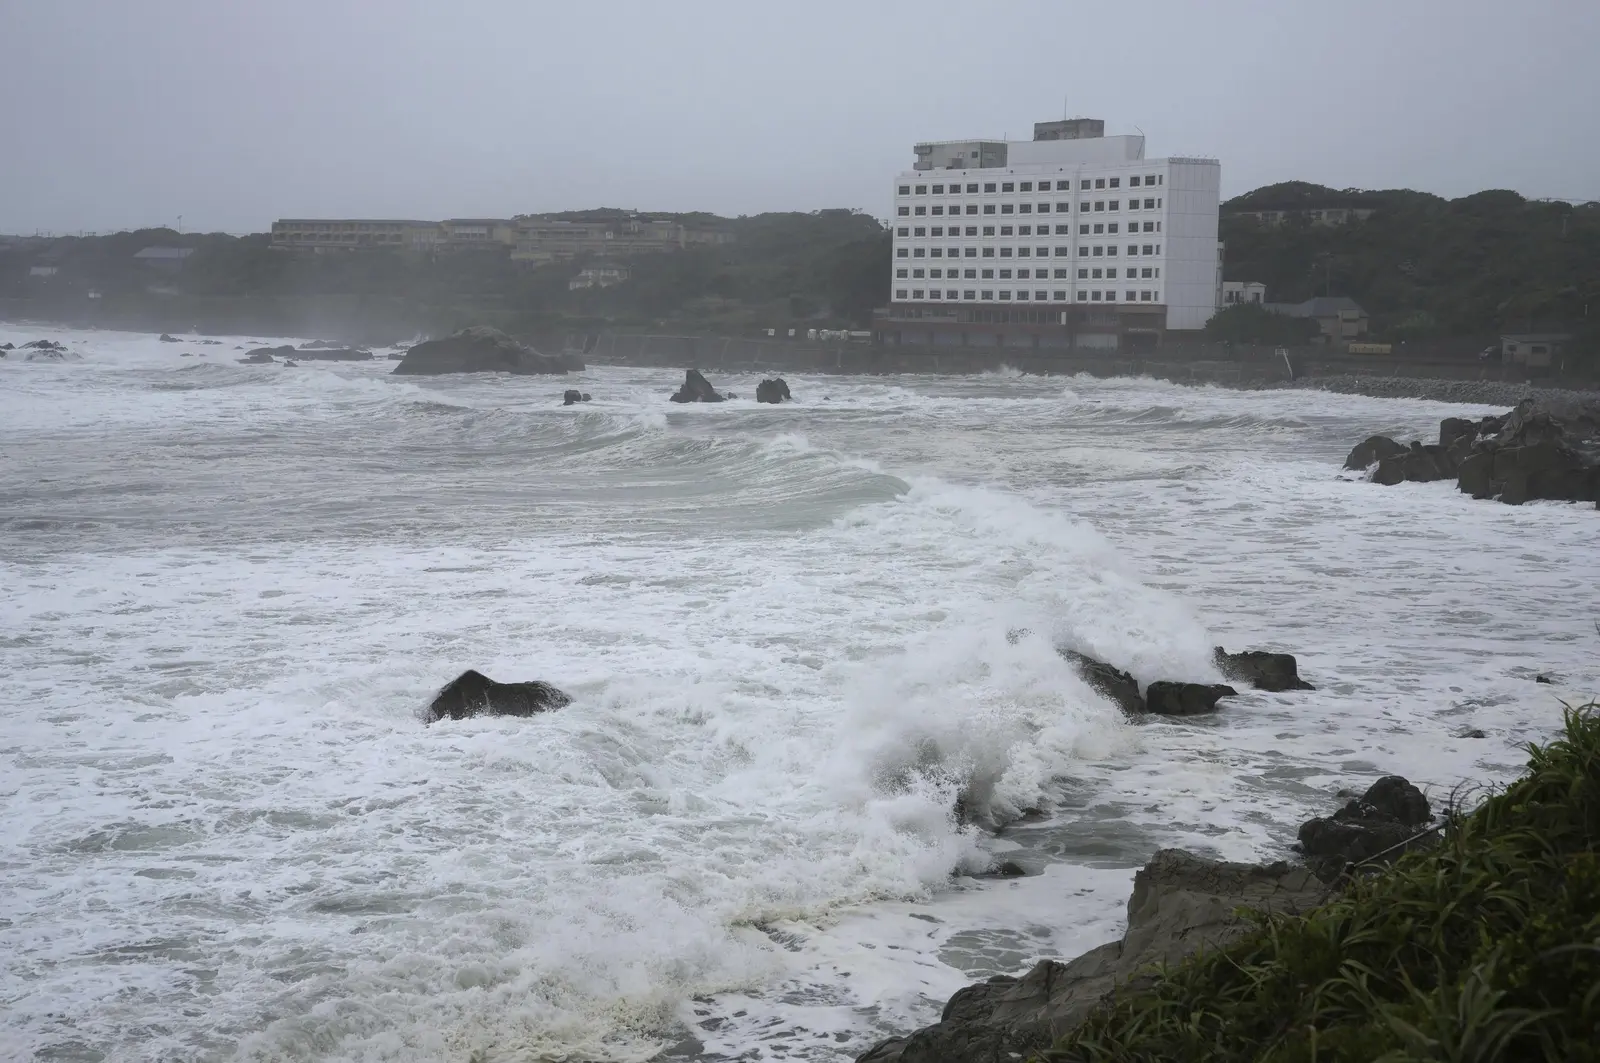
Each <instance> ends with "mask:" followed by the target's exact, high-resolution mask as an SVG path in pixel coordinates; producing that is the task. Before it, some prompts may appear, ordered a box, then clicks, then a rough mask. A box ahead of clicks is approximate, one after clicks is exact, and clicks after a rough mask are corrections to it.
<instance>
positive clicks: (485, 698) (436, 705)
mask: <svg viewBox="0 0 1600 1063" xmlns="http://www.w3.org/2000/svg"><path fill="white" fill-rule="evenodd" d="M571 703H572V698H571V696H570V695H568V694H567V693H565V692H564V691H561V690H558V689H557V688H556V687H553V686H551V685H550V684H549V683H544V682H537V681H535V682H531V683H496V682H495V681H494V680H493V679H490V678H489V677H488V676H486V675H484V674H483V673H482V672H478V671H474V670H472V669H468V670H467V671H465V672H462V673H461V674H460V675H459V676H457V677H456V678H455V679H453V680H451V681H450V683H449V684H447V685H446V686H445V687H444V689H443V690H440V691H439V693H438V694H436V695H435V696H434V699H433V702H432V703H431V704H430V705H429V706H428V722H429V723H434V722H436V721H438V720H445V719H449V720H464V719H468V718H469V717H473V716H484V715H487V716H536V715H538V714H539V713H542V712H549V711H550V710H551V709H559V708H562V707H563V706H566V705H570V704H571Z"/></svg>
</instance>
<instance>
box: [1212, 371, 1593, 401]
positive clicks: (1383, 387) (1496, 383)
mask: <svg viewBox="0 0 1600 1063" xmlns="http://www.w3.org/2000/svg"><path fill="white" fill-rule="evenodd" d="M1224 386H1226V385H1224ZM1286 388H1292V389H1295V390H1301V391H1331V392H1334V393H1336V394H1340V395H1365V396H1367V397H1368V398H1374V399H1425V400H1428V401H1430V402H1460V403H1471V404H1477V405H1484V406H1515V405H1517V404H1518V403H1520V402H1523V401H1525V400H1528V399H1532V400H1533V401H1535V402H1538V403H1568V402H1585V401H1588V402H1595V401H1600V390H1597V391H1580V390H1571V389H1564V388H1544V387H1534V386H1533V385H1532V384H1516V383H1509V382H1506V381H1501V380H1439V379H1434V378H1430V377H1409V376H1356V375H1346V376H1328V377H1313V378H1311V379H1307V380H1284V381H1278V382H1275V383H1270V384H1250V385H1244V386H1243V387H1242V388H1241V390H1245V391H1282V390H1284V389H1286Z"/></svg>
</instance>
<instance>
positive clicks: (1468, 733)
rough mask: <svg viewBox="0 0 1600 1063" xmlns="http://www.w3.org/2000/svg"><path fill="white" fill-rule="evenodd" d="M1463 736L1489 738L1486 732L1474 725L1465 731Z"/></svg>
mask: <svg viewBox="0 0 1600 1063" xmlns="http://www.w3.org/2000/svg"><path fill="white" fill-rule="evenodd" d="M1461 737H1462V738H1488V737H1489V736H1488V735H1486V734H1484V733H1483V732H1482V731H1480V730H1478V729H1477V728H1476V727H1474V728H1473V729H1472V730H1470V731H1463V732H1462V733H1461Z"/></svg>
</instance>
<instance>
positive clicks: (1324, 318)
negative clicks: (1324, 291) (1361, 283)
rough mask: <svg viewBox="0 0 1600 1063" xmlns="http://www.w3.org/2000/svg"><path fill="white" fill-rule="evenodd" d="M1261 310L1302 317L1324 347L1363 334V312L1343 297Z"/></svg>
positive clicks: (1267, 306) (1273, 305)
mask: <svg viewBox="0 0 1600 1063" xmlns="http://www.w3.org/2000/svg"><path fill="white" fill-rule="evenodd" d="M1261 305H1262V306H1263V307H1264V308H1265V309H1267V310H1270V311H1271V312H1272V313H1274V314H1282V315H1284V316H1285V317H1305V318H1310V319H1312V320H1313V321H1315V322H1316V323H1317V326H1318V327H1319V328H1320V329H1321V330H1322V336H1321V337H1320V338H1321V341H1322V342H1324V343H1331V342H1338V341H1343V340H1350V339H1354V338H1355V337H1357V336H1365V335H1366V334H1367V325H1368V318H1367V312H1366V311H1365V310H1363V309H1361V306H1360V304H1359V303H1357V302H1356V301H1355V300H1354V299H1351V298H1350V297H1349V296H1344V295H1333V296H1327V295H1319V296H1317V297H1316V298H1315V299H1307V300H1306V301H1305V302H1303V303H1262V304H1261Z"/></svg>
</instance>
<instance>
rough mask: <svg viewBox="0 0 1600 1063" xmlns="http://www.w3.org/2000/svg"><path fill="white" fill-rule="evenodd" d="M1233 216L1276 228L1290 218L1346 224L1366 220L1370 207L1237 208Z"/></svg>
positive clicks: (1318, 223)
mask: <svg viewBox="0 0 1600 1063" xmlns="http://www.w3.org/2000/svg"><path fill="white" fill-rule="evenodd" d="M1229 216H1230V217H1234V218H1254V219H1255V220H1256V221H1258V222H1260V223H1261V224H1262V225H1266V226H1269V227H1271V228H1277V227H1278V226H1280V225H1283V224H1284V223H1285V222H1287V221H1290V220H1291V219H1295V218H1298V219H1301V220H1303V221H1305V222H1306V223H1307V224H1309V225H1348V224H1349V223H1350V222H1353V221H1366V220H1367V219H1368V218H1370V217H1372V208H1370V207H1307V208H1305V209H1298V208H1297V209H1294V210H1239V211H1234V212H1232V213H1231V214H1230V215H1229Z"/></svg>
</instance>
